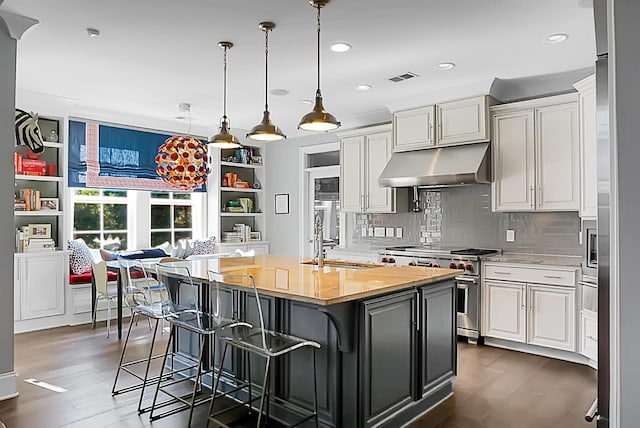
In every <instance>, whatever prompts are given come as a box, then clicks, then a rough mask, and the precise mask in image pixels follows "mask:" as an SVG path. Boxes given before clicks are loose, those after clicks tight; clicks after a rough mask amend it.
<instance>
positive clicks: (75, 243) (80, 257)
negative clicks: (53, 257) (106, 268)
mask: <svg viewBox="0 0 640 428" xmlns="http://www.w3.org/2000/svg"><path fill="white" fill-rule="evenodd" d="M67 248H68V249H69V250H71V254H70V255H69V268H70V269H71V272H72V273H73V274H75V275H80V274H83V273H85V272H90V271H91V259H92V257H91V251H90V250H89V247H87V244H85V242H84V240H83V239H82V238H78V239H74V240H72V241H68V242H67Z"/></svg>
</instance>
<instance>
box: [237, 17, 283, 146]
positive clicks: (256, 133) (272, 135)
mask: <svg viewBox="0 0 640 428" xmlns="http://www.w3.org/2000/svg"><path fill="white" fill-rule="evenodd" d="M258 28H260V29H261V30H262V31H264V113H263V114H262V121H261V122H260V123H259V124H257V125H256V126H254V127H253V128H252V129H251V131H249V133H248V134H247V137H248V138H251V139H252V140H259V141H278V140H282V139H283V138H287V136H286V135H284V133H283V132H282V131H281V130H280V128H278V127H277V126H276V125H274V124H273V122H271V113H269V103H268V88H269V31H272V30H273V29H274V28H276V24H274V23H273V22H261V23H260V25H259V26H258Z"/></svg>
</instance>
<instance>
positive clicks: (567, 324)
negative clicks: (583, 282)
mask: <svg viewBox="0 0 640 428" xmlns="http://www.w3.org/2000/svg"><path fill="white" fill-rule="evenodd" d="M528 289H529V291H528V296H527V300H528V302H529V308H528V311H527V314H528V315H527V318H528V321H527V342H528V343H530V344H532V345H539V346H547V347H550V348H556V349H564V350H566V351H572V352H574V351H575V350H576V349H575V318H576V310H575V290H574V289H572V288H561V287H555V286H544V285H529V286H528Z"/></svg>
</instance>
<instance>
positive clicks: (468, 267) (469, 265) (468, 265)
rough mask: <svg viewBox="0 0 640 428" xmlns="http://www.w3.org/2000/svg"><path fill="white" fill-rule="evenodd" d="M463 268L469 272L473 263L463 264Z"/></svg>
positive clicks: (471, 270)
mask: <svg viewBox="0 0 640 428" xmlns="http://www.w3.org/2000/svg"><path fill="white" fill-rule="evenodd" d="M464 268H465V270H467V271H469V272H473V270H474V269H473V265H472V264H471V263H468V264H466V265H465V267H464Z"/></svg>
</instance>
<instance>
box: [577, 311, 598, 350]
mask: <svg viewBox="0 0 640 428" xmlns="http://www.w3.org/2000/svg"><path fill="white" fill-rule="evenodd" d="M580 324H581V329H580V331H581V334H580V338H581V339H580V353H581V354H582V355H584V356H585V357H587V358H589V359H591V360H593V361H597V360H598V319H597V314H594V315H591V314H587V313H582V314H580Z"/></svg>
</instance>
